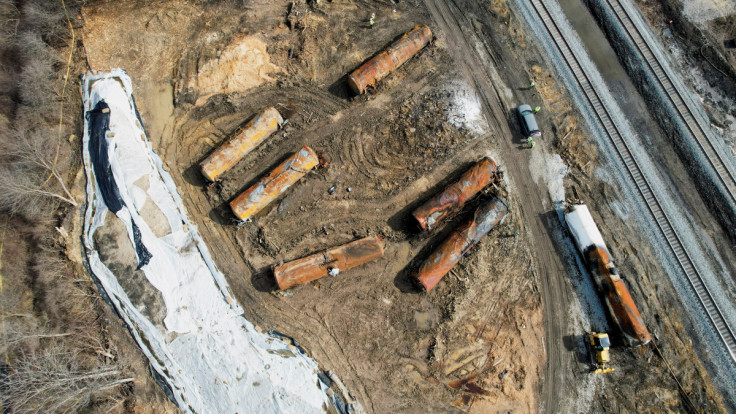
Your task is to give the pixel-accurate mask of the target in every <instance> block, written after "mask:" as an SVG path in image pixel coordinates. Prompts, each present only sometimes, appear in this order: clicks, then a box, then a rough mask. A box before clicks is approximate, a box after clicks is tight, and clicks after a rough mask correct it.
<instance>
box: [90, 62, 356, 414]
mask: <svg viewBox="0 0 736 414" xmlns="http://www.w3.org/2000/svg"><path fill="white" fill-rule="evenodd" d="M83 80H84V81H83V85H82V94H83V104H84V111H85V123H84V128H85V129H84V141H83V145H84V148H83V153H84V165H85V170H86V174H87V209H86V212H85V222H84V234H83V238H84V244H85V250H86V254H87V259H88V263H89V267H90V270H91V272H92V273H93V275H94V277H95V278H97V279H98V282H99V284H100V286H101V287H102V289H104V291H105V293H106V294H107V295H108V296H109V299H110V301H111V302H112V304H113V306H115V307H116V308H117V311H118V313H119V314H120V316H121V317H122V318H123V319H124V320H125V322H126V323H127V324H128V325H129V327H130V331H131V333H132V334H133V336H134V337H135V339H136V341H137V342H138V344H139V346H140V347H141V348H142V350H143V352H144V353H145V354H146V356H147V357H148V359H149V360H150V363H151V366H152V368H153V369H154V370H155V371H156V372H157V373H158V374H159V375H160V379H162V380H163V381H164V382H165V383H166V384H165V385H168V388H169V389H170V390H169V391H170V396H171V398H173V399H174V400H175V402H176V403H177V405H178V406H179V408H180V409H181V410H182V411H184V412H197V413H267V412H288V413H309V412H325V411H328V410H329V411H332V410H334V408H338V410H336V411H344V410H345V407H344V406H343V404H342V401H341V400H339V399H338V398H337V397H334V396H333V397H330V396H329V395H336V394H335V393H333V392H332V390H330V391H329V395H328V388H329V385H328V384H327V382H328V381H329V380H328V379H327V378H326V377H325V376H324V375H323V374H321V372H320V371H319V368H318V366H317V363H316V362H315V361H314V360H313V359H311V358H309V357H308V356H306V355H304V353H303V352H302V351H301V350H300V349H299V348H297V347H294V346H293V345H288V344H286V343H285V342H284V341H282V340H280V339H278V338H275V337H273V336H269V335H265V334H262V333H259V332H258V331H256V330H255V329H254V327H253V325H252V324H251V323H250V322H248V321H247V320H246V319H245V318H244V317H243V315H242V310H241V308H240V307H239V306H238V304H237V303H236V302H235V299H234V298H233V297H232V296H231V295H230V293H229V291H228V289H227V283H226V281H225V278H224V277H223V275H222V273H220V272H219V270H217V268H216V266H215V264H214V263H213V261H212V258H211V256H210V254H209V252H208V250H207V247H206V246H205V244H204V242H203V241H202V239H201V237H200V235H199V233H198V232H197V228H196V226H195V225H194V224H193V223H191V222H189V219H188V218H187V216H186V213H185V211H184V207H183V205H182V203H181V198H180V197H179V195H178V193H177V191H176V187H175V185H174V182H173V180H172V179H171V177H170V176H169V174H168V173H167V172H166V171H164V169H163V167H162V163H161V160H160V159H159V158H158V156H157V155H156V154H155V153H154V152H153V151H152V149H151V145H150V143H149V141H148V140H147V138H146V135H145V132H144V130H143V126H142V125H141V122H140V118H139V117H138V116H137V112H136V108H135V103H134V101H133V95H132V90H133V89H132V84H131V81H130V78H129V77H128V76H127V75H126V74H125V72H124V71H123V70H120V69H116V70H113V71H112V72H110V73H104V74H99V73H98V74H87V75H86V76H84V79H83ZM90 144H91V145H90ZM108 163H109V164H108ZM146 203H153V205H154V206H155V207H157V208H158V209H159V210H160V212H161V213H162V214H163V217H165V219H166V221H168V226H169V231H168V234H165V235H164V236H162V237H157V235H156V232H155V231H154V230H152V228H157V229H160V228H161V223H147V222H146V221H145V220H144V218H143V217H142V216H141V214H140V211H141V210H142V209H143V208H144V206H145V205H146ZM151 206H152V205H149V206H148V208H151ZM108 213H110V214H108ZM112 213H114V215H113V214H112ZM115 216H117V218H116V217H115ZM159 217H162V216H161V215H160V214H159ZM117 219H119V220H121V221H122V222H123V223H124V225H125V229H126V230H127V233H128V234H127V239H128V240H130V243H131V244H132V245H133V246H134V249H135V252H136V258H137V261H138V267H139V269H140V270H141V271H142V272H143V273H144V274H145V277H146V279H147V280H148V282H150V284H151V285H152V286H153V287H154V288H155V289H157V290H158V291H160V297H161V298H163V302H164V303H165V308H166V316H165V318H164V319H163V324H154V323H152V321H151V320H150V319H149V318H148V317H146V316H145V314H144V312H143V310H144V309H143V308H144V307H142V306H141V305H140V304H135V303H133V302H132V301H131V298H130V297H129V292H126V291H125V290H124V289H123V287H122V286H121V283H120V281H122V280H123V279H118V278H124V277H126V276H127V275H125V274H118V275H116V274H113V272H112V271H111V270H110V269H109V268H108V267H107V266H106V265H105V264H104V263H103V260H102V259H101V257H100V254H99V251H98V246H96V245H95V239H94V234H95V232H96V231H97V230H98V229H101V228H104V227H105V226H106V221H108V222H109V221H110V220H117ZM149 221H152V220H150V219H149ZM159 221H163V220H159ZM158 233H159V235H160V233H161V232H160V231H159V232H158ZM119 273H120V272H119ZM123 284H124V283H123ZM356 408H357V407H356ZM353 409H354V407H347V410H348V411H352V410H353Z"/></svg>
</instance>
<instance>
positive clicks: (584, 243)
mask: <svg viewBox="0 0 736 414" xmlns="http://www.w3.org/2000/svg"><path fill="white" fill-rule="evenodd" d="M565 221H566V222H567V226H568V227H569V229H570V233H571V234H572V237H573V239H574V240H575V244H576V245H577V247H578V249H579V250H580V253H581V254H582V255H583V259H584V260H585V264H586V265H587V267H588V270H589V271H590V273H591V275H592V276H593V279H594V281H595V283H596V285H597V287H598V290H599V292H600V294H601V297H602V299H603V302H604V303H605V305H606V309H607V310H608V313H609V314H610V316H611V320H613V322H614V323H615V324H616V325H617V327H618V330H619V331H620V332H621V335H622V339H623V341H624V343H625V344H626V345H627V346H632V347H637V346H641V345H646V344H647V343H649V341H651V340H652V337H651V335H650V334H649V330H648V329H647V327H646V326H645V325H644V321H643V319H642V317H641V315H640V314H639V310H638V309H637V308H636V305H635V304H634V299H632V298H631V294H630V293H629V290H628V289H627V288H626V285H625V284H624V282H623V280H621V276H619V273H618V269H617V268H616V265H615V264H614V263H613V259H611V254H610V252H609V251H608V248H607V247H606V243H605V242H604V241H603V236H601V233H600V231H599V230H598V226H596V224H595V222H594V221H593V217H592V216H591V215H590V211H588V207H587V206H585V205H584V204H577V205H572V206H570V207H568V210H567V212H566V213H565Z"/></svg>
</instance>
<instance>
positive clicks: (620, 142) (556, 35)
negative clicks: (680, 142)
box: [531, 0, 736, 362]
mask: <svg viewBox="0 0 736 414" xmlns="http://www.w3.org/2000/svg"><path fill="white" fill-rule="evenodd" d="M608 1H609V3H611V2H615V3H617V4H618V5H619V7H618V8H616V7H613V6H612V7H613V10H614V11H615V12H616V13H623V14H624V16H625V17H619V18H620V19H622V22H623V21H625V20H624V19H626V20H628V22H629V23H630V24H631V26H632V27H629V28H627V30H630V31H631V32H634V31H636V32H637V33H638V29H636V30H635V26H634V25H633V23H632V21H631V19H630V17H629V16H628V15H627V14H626V12H625V10H624V9H623V8H622V7H620V4H619V3H618V0H608ZM531 3H532V5H533V7H534V9H535V10H536V12H537V14H538V16H539V18H540V19H541V20H542V22H543V23H544V26H545V29H546V31H547V33H548V34H549V35H550V37H551V39H552V40H553V41H554V44H555V46H556V47H557V49H558V51H559V52H560V55H561V56H562V58H563V61H564V62H565V64H566V65H567V67H568V68H569V69H570V71H571V72H572V74H573V75H574V77H575V80H576V82H577V83H578V86H579V87H580V89H581V90H582V92H583V95H584V96H585V98H586V100H587V101H588V103H589V104H590V106H591V107H592V108H593V109H594V111H593V113H594V115H595V116H596V118H597V119H598V122H600V124H601V125H602V127H603V129H604V131H605V133H606V135H607V136H608V138H609V139H610V141H611V143H612V144H613V146H614V148H615V149H616V152H617V153H618V156H619V158H620V160H621V162H622V163H623V165H624V166H625V168H626V170H627V171H628V173H629V176H630V178H631V180H632V181H633V183H634V184H635V186H636V188H637V190H638V192H639V194H640V195H641V196H642V198H643V199H644V201H645V203H646V205H647V208H648V210H649V212H650V214H651V216H652V218H653V219H654V221H655V222H656V224H657V227H658V228H659V230H660V232H661V235H662V236H663V237H664V240H665V241H666V243H667V245H668V246H669V248H670V251H671V252H672V254H673V256H674V257H675V258H676V261H677V264H678V265H679V267H680V269H681V270H682V272H683V273H684V274H685V276H686V278H687V280H688V282H689V284H690V286H691V288H692V289H693V291H694V293H695V295H696V297H697V298H698V301H699V302H700V304H701V305H702V307H703V310H704V311H705V314H706V315H707V317H708V319H709V320H710V322H711V323H712V325H713V327H714V328H715V330H716V332H717V333H718V335H719V337H720V338H721V340H722V343H723V346H724V347H725V349H726V351H727V352H728V353H729V354H730V356H731V358H732V362H733V361H736V335H734V332H733V330H732V329H731V327H730V326H729V325H728V323H727V321H726V318H725V317H724V315H723V313H722V311H721V310H720V308H719V307H718V305H717V304H716V302H715V300H714V298H713V295H712V294H711V292H710V290H709V289H708V287H707V286H706V285H705V283H704V281H703V277H702V275H701V274H700V272H699V271H698V269H697V267H696V265H695V263H694V262H693V260H692V259H691V257H690V255H689V254H688V252H687V250H686V248H685V246H684V244H683V242H682V240H681V239H680V237H679V236H678V234H677V231H676V230H675V227H674V226H673V225H672V222H671V220H670V218H669V217H668V216H667V213H666V212H665V210H664V208H663V207H662V203H661V202H660V200H659V199H658V198H657V195H656V194H655V192H654V190H653V188H652V186H651V185H650V183H649V181H648V180H647V178H646V176H645V175H644V174H643V171H642V168H641V167H640V165H639V164H638V162H637V161H636V159H635V157H634V154H633V152H632V150H631V148H630V147H629V145H628V143H627V142H626V139H625V138H624V136H623V135H622V133H621V131H620V130H619V128H618V127H617V126H616V123H615V122H614V120H613V117H612V115H611V113H610V112H609V110H608V108H607V107H606V106H605V105H604V104H603V101H602V99H601V97H600V95H599V93H598V91H597V90H596V88H595V87H594V86H593V83H592V82H591V80H590V78H589V76H588V74H587V73H586V72H585V70H584V69H583V66H582V65H581V63H580V61H579V60H578V57H577V56H576V55H575V54H574V53H573V51H572V48H571V47H570V44H569V43H568V40H567V39H566V38H565V37H564V35H563V34H562V31H561V30H560V28H559V27H558V25H557V23H556V22H555V21H554V19H553V18H552V15H551V13H550V11H549V9H548V8H547V7H546V5H545V4H544V2H543V1H542V0H531ZM622 24H623V23H622ZM639 41H640V42H641V43H642V45H641V47H642V48H644V47H645V46H646V48H645V49H642V50H649V56H650V58H651V59H652V62H649V59H650V58H646V59H647V61H648V62H649V64H650V65H652V66H651V67H652V68H654V67H659V70H660V71H661V73H658V72H657V71H656V70H655V74H657V77H659V76H660V75H661V76H662V78H660V82H661V85H662V86H663V87H664V88H665V90H666V91H667V94H668V95H669V96H670V99H671V100H672V102H673V104H674V105H675V106H676V107H678V110H681V111H682V112H681V113H682V114H683V115H682V116H683V119H684V120H685V122H686V124H688V125H689V128H691V131H695V132H697V131H700V132H699V133H698V134H699V135H698V136H697V137H696V138H697V139H699V140H701V141H703V142H700V141H699V143H700V145H701V148H703V151H704V152H705V153H706V155H708V158H709V159H710V160H711V163H712V165H713V168H715V169H716V171H717V172H718V173H719V174H720V176H721V177H722V180H723V182H724V185H726V187H727V188H729V190H730V194H731V196H732V197H733V196H734V190H736V186H734V185H733V182H734V180H733V176H732V175H730V171H728V170H727V168H726V166H725V165H724V163H723V162H722V160H721V159H720V155H719V154H718V152H717V151H716V149H715V147H714V146H713V145H712V143H710V141H709V138H708V136H707V135H706V134H705V132H704V129H703V128H702V126H701V125H700V124H699V123H698V121H697V118H696V117H694V116H693V114H692V112H691V111H689V108H688V109H687V110H686V109H685V108H687V105H685V102H684V100H683V99H682V95H681V94H680V92H679V91H677V89H676V88H675V87H674V86H673V83H672V81H671V79H670V78H669V76H668V75H667V74H666V73H665V71H664V70H662V67H661V65H660V64H659V62H657V61H656V58H655V57H654V54H652V53H651V49H650V48H649V46H648V45H646V43H645V42H644V40H643V38H642V37H641V35H639ZM635 42H636V41H635ZM636 43H637V44H638V42H636ZM645 57H646V55H645ZM653 70H654V69H653ZM680 106H682V109H681V108H680ZM687 116H689V118H687ZM695 132H694V133H695ZM708 148H710V150H708ZM708 151H710V152H708ZM709 154H713V156H712V157H711V155H709ZM718 163H720V164H718ZM718 165H720V166H721V167H720V168H719V167H718ZM729 179H730V182H731V184H729V181H728V180H729ZM729 186H730V187H729ZM734 200H736V198H734Z"/></svg>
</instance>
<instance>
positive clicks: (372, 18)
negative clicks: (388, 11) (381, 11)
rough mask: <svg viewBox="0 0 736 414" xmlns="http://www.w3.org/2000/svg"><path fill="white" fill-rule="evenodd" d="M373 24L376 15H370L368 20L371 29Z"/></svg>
mask: <svg viewBox="0 0 736 414" xmlns="http://www.w3.org/2000/svg"><path fill="white" fill-rule="evenodd" d="M375 23H376V13H371V18H370V19H369V20H368V25H369V26H370V27H373V25H374V24H375Z"/></svg>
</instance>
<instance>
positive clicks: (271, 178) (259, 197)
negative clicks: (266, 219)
mask: <svg viewBox="0 0 736 414" xmlns="http://www.w3.org/2000/svg"><path fill="white" fill-rule="evenodd" d="M318 163H319V159H318V157H317V153H315V152H314V150H313V149H311V148H309V147H308V146H306V145H305V146H303V147H302V149H300V150H299V151H297V152H295V153H294V154H293V155H292V156H291V157H289V158H287V159H286V161H284V162H282V163H281V164H280V165H279V166H278V167H276V168H274V169H273V170H272V171H271V172H270V173H269V174H268V175H267V176H265V177H263V178H262V179H260V180H258V182H257V183H255V184H253V185H252V186H251V187H250V188H248V189H247V190H245V191H243V192H242V193H241V194H240V195H239V196H237V197H236V198H235V199H234V200H233V201H231V202H230V208H231V209H232V210H233V213H234V214H235V217H237V218H239V219H240V220H245V219H247V218H248V217H250V216H252V215H254V214H256V213H258V212H259V211H261V210H262V209H263V208H264V207H266V206H267V205H268V204H269V203H271V202H272V201H273V200H275V199H276V198H277V197H278V196H279V195H281V194H282V193H283V192H284V191H286V189H287V188H289V187H290V186H291V185H292V184H294V183H295V182H297V181H299V179H300V178H302V177H303V176H304V174H306V173H307V172H309V170H311V169H312V168H314V167H315V166H316V165H317V164H318Z"/></svg>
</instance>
